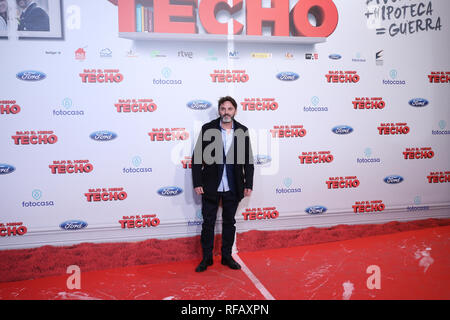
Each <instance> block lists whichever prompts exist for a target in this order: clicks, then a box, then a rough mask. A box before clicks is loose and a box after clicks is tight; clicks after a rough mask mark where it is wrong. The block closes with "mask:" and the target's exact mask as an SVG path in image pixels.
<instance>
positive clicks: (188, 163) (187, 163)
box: [181, 157, 192, 169]
mask: <svg viewBox="0 0 450 320" xmlns="http://www.w3.org/2000/svg"><path fill="white" fill-rule="evenodd" d="M181 165H182V166H183V169H192V157H184V159H183V160H181Z"/></svg>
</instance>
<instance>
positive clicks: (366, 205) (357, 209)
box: [352, 200, 386, 213]
mask: <svg viewBox="0 0 450 320" xmlns="http://www.w3.org/2000/svg"><path fill="white" fill-rule="evenodd" d="M352 208H353V212H354V213H372V212H382V211H384V209H385V208H386V206H385V205H384V203H383V201H381V200H373V201H356V202H355V204H354V205H352Z"/></svg>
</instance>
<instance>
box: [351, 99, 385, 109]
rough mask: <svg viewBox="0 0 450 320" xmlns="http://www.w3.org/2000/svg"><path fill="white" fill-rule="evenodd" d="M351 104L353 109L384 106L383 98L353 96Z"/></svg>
mask: <svg viewBox="0 0 450 320" xmlns="http://www.w3.org/2000/svg"><path fill="white" fill-rule="evenodd" d="M352 104H353V109H355V110H373V109H376V110H380V109H384V107H385V106H386V103H385V102H384V101H383V98H355V100H353V101H352Z"/></svg>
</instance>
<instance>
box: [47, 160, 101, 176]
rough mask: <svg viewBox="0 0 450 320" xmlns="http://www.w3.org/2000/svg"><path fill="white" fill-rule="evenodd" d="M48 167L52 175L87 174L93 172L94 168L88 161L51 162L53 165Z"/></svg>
mask: <svg viewBox="0 0 450 320" xmlns="http://www.w3.org/2000/svg"><path fill="white" fill-rule="evenodd" d="M48 167H49V168H50V170H51V173H52V174H66V173H69V174H72V173H89V172H91V171H92V170H94V166H93V165H92V164H91V163H89V160H61V161H53V164H50V165H49V166H48Z"/></svg>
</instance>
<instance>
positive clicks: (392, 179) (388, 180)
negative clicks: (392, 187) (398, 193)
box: [384, 175, 404, 184]
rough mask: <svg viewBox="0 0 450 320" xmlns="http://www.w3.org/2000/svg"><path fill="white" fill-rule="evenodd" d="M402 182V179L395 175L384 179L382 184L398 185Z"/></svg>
mask: <svg viewBox="0 0 450 320" xmlns="http://www.w3.org/2000/svg"><path fill="white" fill-rule="evenodd" d="M403 180H404V179H403V177H401V176H397V175H391V176H387V177H386V178H384V182H386V183H387V184H398V183H400V182H402V181H403Z"/></svg>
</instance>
